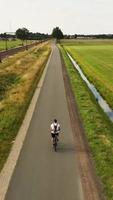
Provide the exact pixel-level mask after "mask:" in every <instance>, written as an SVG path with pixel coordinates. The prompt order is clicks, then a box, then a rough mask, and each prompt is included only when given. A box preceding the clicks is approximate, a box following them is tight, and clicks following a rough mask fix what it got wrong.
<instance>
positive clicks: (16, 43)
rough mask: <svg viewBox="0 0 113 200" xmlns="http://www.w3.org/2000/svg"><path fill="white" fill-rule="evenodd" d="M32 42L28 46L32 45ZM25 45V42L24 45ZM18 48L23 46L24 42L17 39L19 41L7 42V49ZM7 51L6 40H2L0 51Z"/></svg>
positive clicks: (0, 41)
mask: <svg viewBox="0 0 113 200" xmlns="http://www.w3.org/2000/svg"><path fill="white" fill-rule="evenodd" d="M30 43H31V41H28V42H27V44H30ZM23 44H24V45H25V42H24V43H23ZM18 46H22V41H21V40H19V39H17V40H14V41H13V40H12V41H7V48H8V49H11V48H15V47H18ZM5 49H6V41H5V40H0V51H3V50H5Z"/></svg>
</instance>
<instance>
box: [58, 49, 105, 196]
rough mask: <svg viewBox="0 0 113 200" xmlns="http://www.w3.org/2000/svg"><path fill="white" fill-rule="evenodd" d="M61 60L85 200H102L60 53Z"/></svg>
mask: <svg viewBox="0 0 113 200" xmlns="http://www.w3.org/2000/svg"><path fill="white" fill-rule="evenodd" d="M60 54H61V52H60ZM61 60H62V72H63V79H64V85H65V91H66V97H67V104H68V109H69V114H70V121H71V125H72V130H73V134H74V138H75V143H76V151H77V157H78V161H79V169H80V176H81V182H82V186H83V191H84V196H85V199H86V200H95V199H96V200H104V199H105V198H104V196H103V194H102V188H101V183H100V180H99V178H98V177H97V176H96V172H95V167H94V163H93V160H92V157H91V154H90V149H89V145H88V141H87V138H86V136H85V131H84V128H83V126H82V121H81V118H80V114H79V111H78V107H77V103H76V100H75V97H74V94H73V91H72V88H71V83H70V79H69V75H68V73H67V70H66V67H65V63H64V59H63V56H62V54H61Z"/></svg>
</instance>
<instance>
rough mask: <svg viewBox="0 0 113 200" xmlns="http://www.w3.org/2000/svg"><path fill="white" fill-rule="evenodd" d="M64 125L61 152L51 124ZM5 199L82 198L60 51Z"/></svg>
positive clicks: (55, 52) (51, 199)
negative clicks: (54, 145) (54, 141)
mask: <svg viewBox="0 0 113 200" xmlns="http://www.w3.org/2000/svg"><path fill="white" fill-rule="evenodd" d="M54 118H57V119H58V120H59V122H60V124H61V128H62V134H61V137H60V142H59V145H58V152H54V150H53V149H52V147H51V141H50V132H49V126H50V123H51V122H52V120H53V119H54ZM5 200H83V193H82V186H81V181H80V176H79V169H78V164H77V158H76V147H75V143H74V138H73V133H72V129H71V124H70V118H69V113H68V108H67V102H66V96H65V89H64V82H63V77H62V68H61V59H60V54H59V51H58V49H57V47H56V46H55V45H53V54H52V56H51V59H50V63H49V67H48V70H47V74H46V77H45V81H44V85H43V87H42V90H41V93H40V96H39V99H38V101H37V104H36V108H35V111H34V114H33V117H32V120H31V123H30V126H29V129H28V133H27V136H26V139H25V142H24V145H23V148H22V151H21V153H20V157H19V159H18V162H17V165H16V168H15V171H14V173H13V176H12V179H11V182H10V185H9V189H8V192H7V194H6V198H5Z"/></svg>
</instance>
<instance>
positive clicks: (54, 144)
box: [53, 134, 58, 152]
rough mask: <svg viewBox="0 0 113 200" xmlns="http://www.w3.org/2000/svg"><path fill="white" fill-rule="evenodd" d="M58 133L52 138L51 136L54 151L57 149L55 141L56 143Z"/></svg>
mask: <svg viewBox="0 0 113 200" xmlns="http://www.w3.org/2000/svg"><path fill="white" fill-rule="evenodd" d="M57 136H58V134H55V136H54V138H53V147H54V150H55V152H56V151H57V143H58V138H57Z"/></svg>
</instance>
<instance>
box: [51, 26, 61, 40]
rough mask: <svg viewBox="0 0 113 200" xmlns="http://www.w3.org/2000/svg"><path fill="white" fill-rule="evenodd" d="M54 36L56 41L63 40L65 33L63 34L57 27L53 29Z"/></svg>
mask: <svg viewBox="0 0 113 200" xmlns="http://www.w3.org/2000/svg"><path fill="white" fill-rule="evenodd" d="M52 36H53V37H54V38H56V39H63V38H64V35H63V33H62V31H61V30H60V28H59V27H56V28H54V29H53V31H52Z"/></svg>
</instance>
